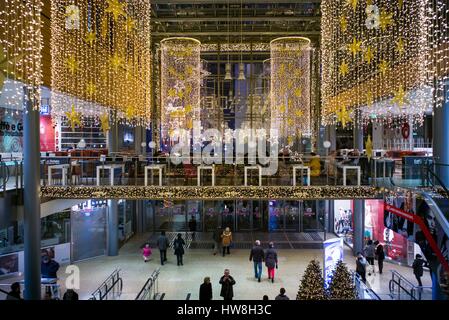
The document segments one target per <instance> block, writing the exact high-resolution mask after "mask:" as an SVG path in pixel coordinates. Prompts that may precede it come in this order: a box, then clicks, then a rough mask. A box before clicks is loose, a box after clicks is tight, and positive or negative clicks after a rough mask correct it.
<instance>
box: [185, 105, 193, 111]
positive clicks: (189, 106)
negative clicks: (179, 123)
mask: <svg viewBox="0 0 449 320" xmlns="http://www.w3.org/2000/svg"><path fill="white" fill-rule="evenodd" d="M184 111H185V113H189V112H191V111H192V105H190V104H188V105H186V106H185V107H184Z"/></svg>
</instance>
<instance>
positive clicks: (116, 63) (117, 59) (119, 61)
mask: <svg viewBox="0 0 449 320" xmlns="http://www.w3.org/2000/svg"><path fill="white" fill-rule="evenodd" d="M110 60H111V66H112V68H113V69H114V71H115V72H117V71H118V69H119V68H120V67H121V66H122V65H123V57H121V56H120V55H119V54H118V53H117V52H115V53H114V55H113V56H112V57H111V58H110Z"/></svg>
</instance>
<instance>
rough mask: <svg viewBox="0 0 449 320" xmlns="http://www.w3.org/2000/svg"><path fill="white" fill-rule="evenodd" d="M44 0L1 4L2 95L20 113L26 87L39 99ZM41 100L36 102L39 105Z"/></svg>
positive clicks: (4, 105)
mask: <svg viewBox="0 0 449 320" xmlns="http://www.w3.org/2000/svg"><path fill="white" fill-rule="evenodd" d="M41 11H42V1H39V0H37V1H35V0H30V1H21V0H2V1H1V6H0V96H1V98H2V101H3V107H6V108H7V111H6V113H8V109H10V110H15V111H11V112H16V113H18V110H19V109H22V107H23V97H24V96H23V94H24V91H23V87H24V86H25V87H26V88H27V89H28V90H30V93H31V96H25V99H28V98H30V99H32V100H33V101H34V102H39V101H40V85H41V82H42V67H41V60H42V57H41V50H42V34H41ZM38 106H39V103H34V108H35V109H36V108H38Z"/></svg>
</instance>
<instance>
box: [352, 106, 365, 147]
mask: <svg viewBox="0 0 449 320" xmlns="http://www.w3.org/2000/svg"><path fill="white" fill-rule="evenodd" d="M360 122H361V115H360V114H357V115H356V116H355V119H354V128H353V141H354V149H358V150H359V151H360V153H362V152H363V128H360V127H359V124H360Z"/></svg>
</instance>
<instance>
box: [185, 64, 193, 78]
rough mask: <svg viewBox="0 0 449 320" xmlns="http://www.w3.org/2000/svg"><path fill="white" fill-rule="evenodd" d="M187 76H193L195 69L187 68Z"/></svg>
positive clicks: (189, 66)
mask: <svg viewBox="0 0 449 320" xmlns="http://www.w3.org/2000/svg"><path fill="white" fill-rule="evenodd" d="M186 74H187V76H191V75H192V74H193V67H192V66H191V65H188V66H187V68H186Z"/></svg>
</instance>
